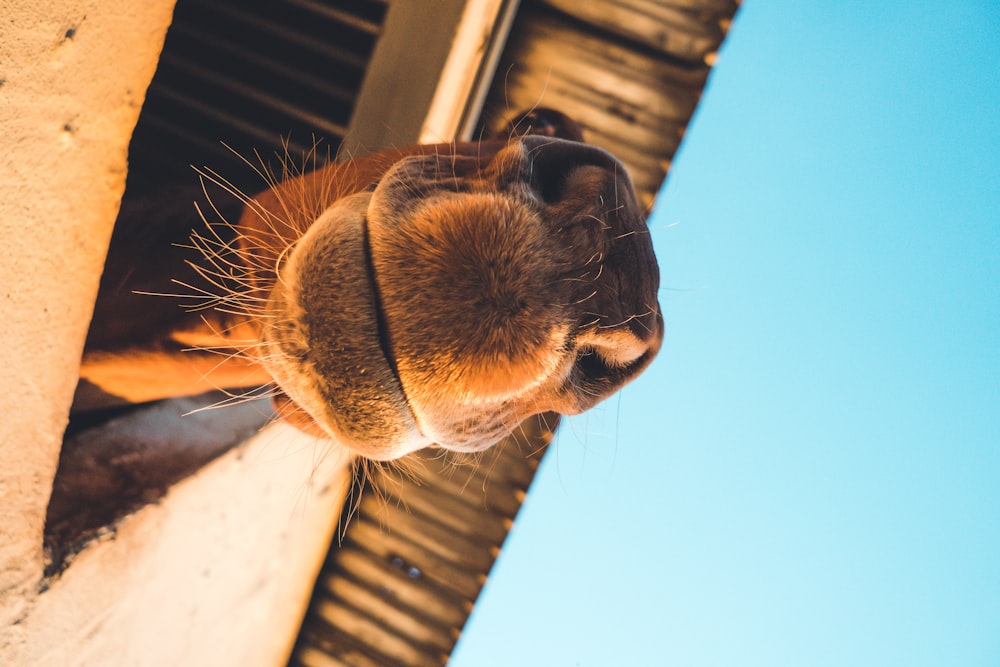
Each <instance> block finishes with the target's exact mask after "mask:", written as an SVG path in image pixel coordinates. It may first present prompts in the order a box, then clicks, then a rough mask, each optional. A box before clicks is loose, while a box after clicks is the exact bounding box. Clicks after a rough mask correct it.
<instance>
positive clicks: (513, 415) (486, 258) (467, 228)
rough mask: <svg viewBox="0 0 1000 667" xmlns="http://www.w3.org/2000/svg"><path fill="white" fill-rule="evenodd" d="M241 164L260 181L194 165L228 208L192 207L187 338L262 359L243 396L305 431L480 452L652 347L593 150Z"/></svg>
mask: <svg viewBox="0 0 1000 667" xmlns="http://www.w3.org/2000/svg"><path fill="white" fill-rule="evenodd" d="M246 162H247V164H248V165H249V166H250V167H252V168H254V169H255V170H257V172H258V173H259V174H260V175H261V177H262V178H263V179H264V181H265V183H266V185H267V189H266V190H265V191H264V192H262V193H260V194H258V195H256V196H253V197H250V196H247V195H246V194H244V193H242V192H240V191H238V190H237V189H236V188H234V187H232V186H230V185H229V184H228V183H227V181H226V180H225V179H223V178H222V177H221V176H220V175H218V174H216V173H214V172H211V171H205V172H203V173H202V177H203V179H205V181H206V182H211V183H214V184H215V185H217V186H222V187H223V188H224V189H227V190H228V191H229V192H230V193H231V194H232V195H233V196H236V197H239V198H240V199H241V200H242V201H243V202H244V204H245V208H244V213H243V215H242V216H241V218H240V219H239V220H226V219H225V218H224V216H222V215H221V214H220V213H219V212H218V210H213V209H214V207H211V206H210V207H209V210H202V211H201V214H202V218H203V220H204V223H205V224H204V226H203V228H202V229H200V230H198V231H196V232H195V233H193V234H192V236H191V245H192V247H194V248H196V249H197V250H198V251H199V253H200V254H201V255H202V257H203V259H202V260H201V261H199V262H197V263H196V267H197V270H198V273H199V275H200V276H201V277H202V278H203V279H204V281H205V282H204V284H199V285H194V284H187V285H184V289H183V290H182V291H183V292H185V296H186V297H188V301H187V302H186V305H187V306H188V307H189V308H195V309H204V310H206V313H214V314H213V315H211V316H208V315H206V318H205V321H204V324H205V327H204V328H203V330H201V331H200V332H188V334H187V335H189V337H190V344H191V345H192V346H194V347H198V348H199V349H201V350H203V351H206V350H207V351H211V352H215V353H217V354H219V355H221V356H220V364H223V365H224V364H226V363H230V362H231V361H233V360H236V359H240V360H242V361H243V363H247V362H249V363H253V364H260V365H262V366H263V367H264V368H265V369H266V370H267V371H268V373H269V374H270V376H271V377H273V378H274V379H275V380H276V384H275V385H272V386H270V387H268V388H266V389H263V390H258V391H257V392H256V393H255V394H254V396H259V395H262V394H267V395H271V396H272V397H273V398H274V401H275V404H276V405H277V407H278V409H279V412H280V413H281V415H282V416H283V418H285V419H287V420H288V421H289V422H291V423H293V424H294V425H296V426H298V427H299V428H301V429H303V430H306V431H308V432H310V433H314V434H316V435H321V436H324V437H330V438H333V439H334V440H336V441H338V442H340V443H341V444H343V445H345V446H347V447H348V448H350V449H352V450H354V451H355V452H357V453H359V454H361V455H363V456H364V457H366V458H368V459H372V460H391V459H396V458H398V457H400V456H402V455H404V454H406V453H408V452H410V451H413V450H415V449H418V448H421V447H424V446H428V445H431V444H437V445H439V446H441V447H444V448H445V449H450V450H453V451H465V452H476V451H481V450H483V449H485V448H486V447H488V446H490V445H491V444H493V443H495V442H496V441H498V440H499V439H501V438H502V437H504V436H506V435H507V434H509V433H511V432H512V431H513V430H514V429H515V428H516V427H517V425H518V424H519V423H520V422H521V421H522V420H523V419H525V418H527V417H529V416H531V415H533V414H538V413H541V412H544V411H549V410H553V411H558V412H562V413H564V414H572V413H576V412H579V411H581V410H584V409H587V408H588V407H590V406H592V405H593V404H595V403H597V402H598V401H600V400H602V399H603V398H606V397H607V396H609V395H610V394H611V393H613V392H614V391H616V390H617V389H618V388H620V387H621V386H622V385H624V384H625V383H626V382H628V381H630V380H631V379H632V378H634V377H635V376H636V375H638V373H640V372H641V371H642V370H643V369H644V368H645V367H646V366H647V365H648V363H649V362H650V361H651V360H652V358H653V356H654V355H655V354H656V352H657V350H658V348H659V345H660V341H661V338H662V330H663V324H662V318H661V316H660V311H659V306H658V304H657V302H656V291H657V287H658V273H657V269H656V264H655V258H654V257H653V253H652V248H651V243H650V240H649V237H648V231H647V230H646V227H645V222H644V216H643V212H642V211H641V210H640V207H639V206H638V204H637V203H636V201H635V197H634V194H633V192H632V186H631V182H630V180H629V178H628V175H627V174H626V173H625V170H624V168H623V167H622V165H621V163H619V162H618V161H617V160H615V159H614V158H612V157H611V156H610V155H608V154H607V153H605V152H603V151H600V150H599V149H595V148H593V147H590V146H586V145H584V144H578V143H574V142H566V141H560V140H556V139H550V138H547V137H521V136H518V135H516V134H515V135H512V136H511V138H510V140H509V141H487V142H481V143H478V144H442V145H437V146H422V147H414V148H410V149H403V150H396V151H389V152H387V153H381V154H376V155H373V156H369V157H366V158H361V159H358V160H352V161H345V162H341V163H335V164H331V165H327V166H323V165H322V164H318V163H321V162H323V160H320V159H319V157H318V155H317V153H316V152H315V151H313V152H311V153H310V154H307V155H305V156H300V157H299V159H297V160H290V159H286V160H284V162H283V166H282V170H281V173H273V172H271V171H270V170H269V169H267V168H266V167H263V166H262V165H263V163H264V161H263V160H260V159H259V157H258V158H257V160H256V161H255V160H249V159H248V160H247V161H246ZM296 164H309V166H316V167H317V168H316V169H315V170H312V171H310V173H308V174H305V175H303V174H302V173H301V170H300V169H298V168H296V166H295V165H296ZM206 194H207V191H206ZM209 201H211V199H209ZM223 227H229V228H231V229H232V230H235V232H236V237H235V240H229V239H230V237H231V234H230V233H229V232H228V231H227V233H220V230H222V228H223ZM220 314H221V315H220ZM235 332H239V335H238V336H237V335H236V333H235ZM199 336H202V338H203V339H204V340H201V339H199ZM220 341H221V342H220ZM240 397H241V394H238V393H234V394H233V396H232V398H231V400H232V401H237V400H240Z"/></svg>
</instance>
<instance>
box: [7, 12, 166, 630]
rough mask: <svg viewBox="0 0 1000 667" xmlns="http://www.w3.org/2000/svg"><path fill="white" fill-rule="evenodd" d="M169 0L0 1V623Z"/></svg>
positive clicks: (55, 448) (37, 521)
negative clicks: (0, 392) (0, 247)
mask: <svg viewBox="0 0 1000 667" xmlns="http://www.w3.org/2000/svg"><path fill="white" fill-rule="evenodd" d="M173 5H174V3H173V0H150V1H144V2H132V1H131V0H92V1H89V2H88V1H86V0H83V1H81V0H61V1H56V2H48V3H42V4H39V3H33V2H16V1H11V0H4V1H3V2H0V17H2V18H0V84H2V87H0V146H2V157H0V161H2V162H0V231H2V238H3V239H4V241H3V246H4V249H3V250H4V251H3V253H2V257H3V259H2V260H0V286H2V287H0V303H2V306H0V312H2V313H3V326H2V328H0V337H2V344H0V386H3V387H4V392H3V394H4V396H3V399H2V405H3V407H2V418H0V461H2V465H0V508H2V512H3V531H2V533H0V536H2V537H0V625H7V624H9V623H11V622H13V621H15V620H16V619H18V618H19V617H21V616H23V615H24V613H25V612H26V609H25V604H26V600H29V599H30V597H29V596H28V594H29V593H30V592H31V591H33V590H34V589H35V588H36V587H37V585H38V582H39V579H40V577H41V571H42V528H43V524H44V520H45V507H46V504H47V503H48V498H49V490H50V488H51V482H52V477H53V475H54V474H55V469H56V463H57V460H58V454H59V445H60V442H61V439H62V433H63V429H64V428H65V425H66V419H67V415H68V413H69V404H70V400H71V398H72V395H73V388H74V386H75V383H76V379H77V369H78V366H79V362H80V354H81V351H82V347H83V340H84V337H85V335H86V331H87V325H88V323H89V320H90V311H91V308H92V305H93V302H94V296H95V294H96V290H97V284H98V279H99V277H100V269H101V265H102V264H103V261H104V254H105V252H106V250H107V245H108V239H109V238H110V234H111V228H112V225H113V223H114V220H115V215H116V213H117V211H118V204H119V201H120V199H121V195H122V190H123V189H124V186H125V173H126V158H127V149H128V141H129V138H130V136H131V133H132V129H133V128H134V126H135V122H136V119H137V118H138V115H139V110H140V107H141V106H142V101H143V96H144V94H145V91H146V87H147V86H148V85H149V81H150V79H151V78H152V76H153V72H154V71H155V68H156V60H157V57H158V56H159V52H160V48H161V46H162V44H163V37H164V35H165V33H166V29H167V26H168V25H169V23H170V16H171V12H172V11H173Z"/></svg>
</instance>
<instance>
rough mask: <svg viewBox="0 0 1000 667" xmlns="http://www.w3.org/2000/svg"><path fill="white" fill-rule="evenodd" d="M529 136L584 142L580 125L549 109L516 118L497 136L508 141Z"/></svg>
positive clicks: (530, 112)
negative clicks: (512, 138) (535, 135)
mask: <svg viewBox="0 0 1000 667" xmlns="http://www.w3.org/2000/svg"><path fill="white" fill-rule="evenodd" d="M529 134H537V135H541V136H543V137H555V138H557V139H568V140H570V141H579V142H583V140H584V139H583V128H581V127H580V124H579V123H577V122H576V121H575V120H573V119H572V118H570V117H569V116H567V115H566V114H564V113H563V112H561V111H556V110H555V109H549V108H547V107H536V108H534V109H530V110H528V111H525V112H524V113H521V114H518V115H517V116H514V118H513V119H511V121H510V122H509V123H507V124H506V125H505V126H504V127H503V128H502V129H501V130H500V131H499V132H497V134H496V135H495V136H496V137H497V138H503V139H508V138H511V137H523V136H526V135H529Z"/></svg>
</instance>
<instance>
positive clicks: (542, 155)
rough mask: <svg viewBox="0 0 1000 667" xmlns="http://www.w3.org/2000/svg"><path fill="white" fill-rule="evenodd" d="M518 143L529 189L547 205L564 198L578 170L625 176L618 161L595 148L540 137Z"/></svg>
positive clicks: (530, 137)
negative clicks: (525, 163)
mask: <svg viewBox="0 0 1000 667" xmlns="http://www.w3.org/2000/svg"><path fill="white" fill-rule="evenodd" d="M521 143H522V145H523V146H524V150H525V154H526V155H527V157H528V160H529V161H530V165H531V169H530V172H529V178H530V182H531V185H532V187H534V189H535V190H536V191H537V192H538V194H539V196H540V197H541V198H542V200H543V201H545V202H546V203H549V204H551V203H554V202H557V201H559V200H560V199H561V198H562V197H563V196H564V193H565V191H566V189H567V188H566V186H567V182H568V180H569V177H570V175H571V174H572V173H573V172H575V171H576V170H577V169H580V168H581V167H598V168H600V169H605V170H607V171H609V172H611V173H616V174H622V175H624V174H625V168H624V167H623V166H622V165H621V163H620V162H618V160H616V159H615V158H614V157H612V156H611V154H610V153H607V152H605V151H604V150H602V149H600V148H597V147H596V146H590V145H587V144H581V143H579V142H576V141H566V140H563V139H554V138H550V137H544V136H527V137H524V138H523V139H521Z"/></svg>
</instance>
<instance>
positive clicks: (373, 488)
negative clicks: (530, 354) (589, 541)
mask: <svg viewBox="0 0 1000 667" xmlns="http://www.w3.org/2000/svg"><path fill="white" fill-rule="evenodd" d="M556 422H557V417H556V416H555V415H549V416H547V417H538V418H533V419H530V420H528V421H527V422H525V423H524V424H523V425H522V428H521V429H519V432H518V433H517V434H516V435H514V436H511V437H510V438H507V440H505V441H504V442H503V443H502V444H500V445H498V446H497V448H494V450H492V451H490V452H487V453H486V454H484V455H482V456H480V457H479V458H478V459H473V458H471V457H462V458H456V457H455V456H454V455H450V454H449V455H442V454H441V453H440V452H432V451H424V452H421V453H419V454H417V455H416V456H415V457H413V458H412V460H410V461H409V463H408V464H406V467H405V472H399V471H396V472H393V471H391V470H390V471H381V470H369V471H368V473H367V474H364V473H363V472H362V473H360V474H359V483H358V486H357V487H356V489H355V492H354V494H353V495H352V498H351V499H349V500H348V502H347V506H346V507H345V510H344V517H345V520H346V521H348V523H347V524H346V525H345V526H344V530H343V532H342V536H343V537H342V542H341V543H340V544H337V545H335V546H334V547H333V548H332V549H331V550H330V554H329V556H328V558H327V562H326V564H325V565H324V567H323V571H322V572H321V574H320V577H319V579H318V581H317V583H316V589H315V592H314V595H313V601H312V603H311V604H310V608H309V612H308V614H307V616H306V619H305V621H304V623H303V626H302V634H301V636H300V638H299V642H298V645H297V646H296V648H295V651H294V654H293V657H292V660H291V663H290V664H293V665H380V666H387V665H410V666H417V665H419V666H424V665H435V666H440V665H443V664H445V663H446V662H447V661H448V656H449V655H450V653H451V650H452V648H453V647H454V645H455V642H456V640H457V639H458V636H459V634H460V633H461V631H462V627H463V625H464V624H465V620H466V618H467V617H468V614H469V612H470V611H471V610H472V606H473V604H474V603H475V600H476V597H477V596H478V595H479V591H480V590H481V588H482V586H483V584H484V583H485V582H486V577H487V575H488V573H489V571H490V568H491V567H492V566H493V562H494V560H495V559H496V556H497V554H498V553H499V551H500V545H501V544H502V543H503V541H504V539H505V537H506V536H507V533H508V531H509V530H510V527H511V524H512V522H513V519H514V516H515V515H516V514H517V511H518V509H519V508H520V506H521V502H522V500H523V499H524V495H525V493H526V492H527V488H528V485H529V484H530V483H531V479H532V477H533V476H534V474H535V470H536V468H537V467H538V462H539V459H540V457H541V452H542V451H543V450H544V448H545V446H546V445H547V444H548V442H549V441H550V440H551V438H552V430H553V428H554V427H555V424H556ZM369 465H370V464H369Z"/></svg>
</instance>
